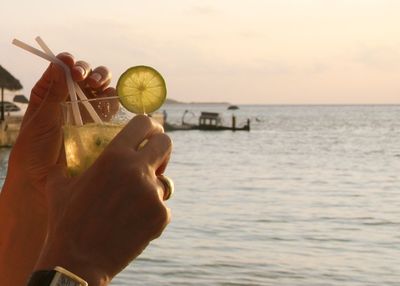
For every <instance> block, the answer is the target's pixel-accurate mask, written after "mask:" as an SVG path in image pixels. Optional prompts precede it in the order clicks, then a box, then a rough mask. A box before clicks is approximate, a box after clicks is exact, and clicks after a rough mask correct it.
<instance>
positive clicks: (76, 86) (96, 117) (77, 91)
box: [35, 36, 103, 124]
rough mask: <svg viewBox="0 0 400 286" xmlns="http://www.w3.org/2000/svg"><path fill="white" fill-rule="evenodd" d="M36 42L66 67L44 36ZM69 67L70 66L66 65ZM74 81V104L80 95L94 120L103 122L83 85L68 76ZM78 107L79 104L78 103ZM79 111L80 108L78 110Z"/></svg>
mask: <svg viewBox="0 0 400 286" xmlns="http://www.w3.org/2000/svg"><path fill="white" fill-rule="evenodd" d="M35 40H36V42H37V43H38V44H39V46H40V47H41V48H42V49H43V51H45V52H46V54H48V55H49V56H51V57H52V58H53V59H55V60H56V61H58V62H61V63H62V65H63V66H64V67H66V65H65V64H64V63H63V62H62V61H61V60H59V59H58V58H57V57H56V55H55V54H54V53H53V52H52V51H51V50H50V48H49V47H48V46H47V44H46V43H45V42H44V41H43V40H42V38H40V37H39V36H38V37H36V38H35ZM66 68H67V69H68V67H66ZM67 74H71V73H70V71H69V69H68V73H67ZM69 79H70V82H72V84H73V85H74V89H75V93H74V95H75V96H74V98H71V101H72V105H73V106H74V105H75V104H77V103H76V102H74V100H75V101H76V100H77V99H76V95H78V97H79V98H80V99H81V100H82V104H83V105H84V106H85V107H86V110H87V111H88V112H89V115H90V116H91V117H92V119H93V121H94V122H96V123H98V124H102V123H103V121H102V120H101V118H100V117H99V115H98V114H97V112H96V111H95V110H94V108H93V106H92V105H91V104H90V103H89V102H88V101H87V97H86V95H85V93H84V92H83V91H82V89H81V87H80V86H79V84H78V83H76V82H75V81H73V80H72V77H68V78H67V81H69ZM76 108H77V105H76ZM78 111H79V110H78Z"/></svg>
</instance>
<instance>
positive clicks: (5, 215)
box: [0, 53, 115, 285]
mask: <svg viewBox="0 0 400 286" xmlns="http://www.w3.org/2000/svg"><path fill="white" fill-rule="evenodd" d="M57 57H58V58H59V59H60V60H62V61H63V62H64V63H65V64H66V65H67V66H68V67H69V68H70V69H71V73H72V77H73V79H74V80H75V81H77V82H78V83H79V84H80V85H81V86H82V88H83V90H84V91H85V93H86V95H87V96H88V97H93V96H110V95H114V94H115V89H114V88H111V87H108V85H109V83H110V81H111V73H110V72H109V70H108V69H107V68H106V67H102V66H100V67H97V68H95V69H94V70H93V71H92V70H91V68H90V65H89V64H88V63H86V62H84V61H75V59H74V57H73V56H72V55H70V54H68V53H62V54H60V55H58V56H57ZM64 73H65V72H64V70H63V69H62V68H61V67H60V66H58V65H56V64H50V66H49V67H48V68H47V70H46V71H45V72H44V74H43V75H42V77H41V79H40V80H39V81H38V82H37V83H36V85H35V86H34V88H33V89H32V92H31V96H30V101H29V105H28V109H27V111H26V113H25V116H24V119H23V122H22V125H21V128H20V133H19V136H18V139H17V141H16V143H15V145H14V146H13V149H12V151H11V154H10V158H9V162H8V172H7V177H6V180H5V184H4V186H3V189H2V191H1V195H0V229H1V233H2V234H1V236H0V284H1V285H22V283H24V282H25V281H26V279H27V277H28V275H29V274H30V273H31V271H32V268H33V266H34V264H35V262H36V260H37V258H38V255H39V253H40V249H41V247H42V244H43V242H44V239H45V236H46V228H47V204H46V198H45V193H44V185H45V180H46V176H47V173H48V170H49V169H50V168H51V167H53V166H54V165H55V164H56V163H58V162H60V161H62V160H63V149H62V146H63V144H62V130H61V110H60V109H61V108H60V103H61V102H62V101H64V100H66V98H67V96H68V91H67V86H66V82H65V74H64Z"/></svg>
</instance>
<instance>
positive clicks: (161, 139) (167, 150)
mask: <svg viewBox="0 0 400 286" xmlns="http://www.w3.org/2000/svg"><path fill="white" fill-rule="evenodd" d="M171 150H172V141H171V139H170V138H169V137H168V135H166V134H165V133H157V134H154V135H152V136H151V137H150V138H149V139H148V142H147V144H146V145H144V146H143V148H141V149H140V150H139V152H140V154H141V156H142V158H143V159H144V161H145V162H146V163H148V164H149V165H150V166H152V167H153V168H154V170H155V171H156V173H160V171H158V172H157V170H159V169H165V167H166V164H167V162H168V159H169V157H170V155H171Z"/></svg>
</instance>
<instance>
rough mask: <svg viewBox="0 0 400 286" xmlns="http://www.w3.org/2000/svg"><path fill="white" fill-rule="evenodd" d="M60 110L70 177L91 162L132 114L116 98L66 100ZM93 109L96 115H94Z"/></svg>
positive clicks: (81, 170)
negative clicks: (78, 118) (89, 109)
mask: <svg viewBox="0 0 400 286" xmlns="http://www.w3.org/2000/svg"><path fill="white" fill-rule="evenodd" d="M88 104H90V106H89V107H90V108H91V112H89V111H88ZM78 110H79V112H77V111H78ZM62 111H63V118H64V122H63V124H64V125H63V130H64V145H65V154H66V158H67V166H68V172H69V174H70V175H71V176H75V175H78V174H81V173H82V172H83V171H85V170H86V169H87V168H88V167H89V166H90V165H92V164H93V162H94V161H95V160H96V159H97V157H98V156H99V155H100V154H101V152H102V151H103V150H104V148H105V147H106V146H107V145H108V143H110V141H111V140H112V139H113V138H114V137H115V135H116V134H118V132H119V131H121V129H122V128H123V126H124V125H125V124H126V123H127V122H128V120H129V119H130V118H131V117H132V113H130V112H128V111H127V110H126V109H125V108H123V107H122V106H121V104H120V102H119V99H118V97H107V98H94V99H88V100H78V101H73V102H65V103H62ZM93 111H94V112H96V114H97V116H98V117H96V116H93ZM76 114H78V116H79V117H80V118H81V119H80V120H77V118H76ZM77 121H78V122H77ZM80 121H81V122H80Z"/></svg>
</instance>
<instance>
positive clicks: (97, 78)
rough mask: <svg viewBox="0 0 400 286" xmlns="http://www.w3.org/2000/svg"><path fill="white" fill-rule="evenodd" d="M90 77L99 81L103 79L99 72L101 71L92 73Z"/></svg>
mask: <svg viewBox="0 0 400 286" xmlns="http://www.w3.org/2000/svg"><path fill="white" fill-rule="evenodd" d="M90 77H91V78H92V79H93V80H95V81H97V82H99V81H100V80H101V74H99V73H93V74H91V75H90Z"/></svg>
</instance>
